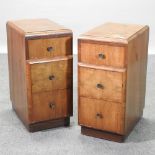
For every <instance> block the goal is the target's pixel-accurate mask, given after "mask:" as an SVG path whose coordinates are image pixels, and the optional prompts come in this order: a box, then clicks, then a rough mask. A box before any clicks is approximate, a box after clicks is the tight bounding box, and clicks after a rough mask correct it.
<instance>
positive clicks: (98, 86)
mask: <svg viewBox="0 0 155 155" xmlns="http://www.w3.org/2000/svg"><path fill="white" fill-rule="evenodd" d="M96 87H97V88H100V89H104V86H103V85H102V84H100V83H98V84H97V85H96Z"/></svg>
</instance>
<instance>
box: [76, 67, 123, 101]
mask: <svg viewBox="0 0 155 155" xmlns="http://www.w3.org/2000/svg"><path fill="white" fill-rule="evenodd" d="M78 74H79V78H78V80H79V96H82V97H88V98H94V99H105V100H109V101H115V102H123V101H124V96H125V95H124V93H125V77H126V71H125V70H120V71H119V72H118V71H109V70H103V69H97V68H90V67H86V66H80V65H79V66H78Z"/></svg>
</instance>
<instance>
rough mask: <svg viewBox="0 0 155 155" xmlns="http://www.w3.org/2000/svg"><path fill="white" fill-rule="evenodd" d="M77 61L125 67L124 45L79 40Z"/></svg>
mask: <svg viewBox="0 0 155 155" xmlns="http://www.w3.org/2000/svg"><path fill="white" fill-rule="evenodd" d="M79 62H83V63H88V64H95V65H105V66H113V67H120V68H121V67H125V62H126V60H125V47H121V46H110V45H104V44H97V43H87V42H79Z"/></svg>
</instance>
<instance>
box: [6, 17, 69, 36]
mask: <svg viewBox="0 0 155 155" xmlns="http://www.w3.org/2000/svg"><path fill="white" fill-rule="evenodd" d="M7 24H8V25H11V26H12V27H15V28H16V29H17V30H21V31H22V32H23V33H24V34H25V35H38V34H59V33H60V34H63V33H72V31H71V30H70V29H68V28H66V27H64V26H62V25H59V24H57V23H55V22H53V21H50V20H48V19H23V20H16V21H8V23H7Z"/></svg>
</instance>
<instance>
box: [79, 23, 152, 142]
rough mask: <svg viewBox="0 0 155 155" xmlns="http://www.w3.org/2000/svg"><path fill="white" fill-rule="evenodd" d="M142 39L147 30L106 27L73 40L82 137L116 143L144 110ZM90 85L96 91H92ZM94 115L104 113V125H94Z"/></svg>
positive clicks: (144, 53) (144, 47)
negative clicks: (87, 136)
mask: <svg viewBox="0 0 155 155" xmlns="http://www.w3.org/2000/svg"><path fill="white" fill-rule="evenodd" d="M148 40H149V27H148V26H141V25H132V24H118V23H106V24H104V25H101V26H99V27H96V28H94V29H92V30H90V31H88V32H86V33H84V34H82V35H81V36H80V37H79V40H78V51H79V52H78V61H79V62H78V92H79V94H78V105H79V109H78V113H79V116H78V118H79V124H80V125H81V126H82V128H81V132H82V134H85V135H90V136H94V137H98V138H105V139H108V140H114V141H119V140H120V141H121V140H124V138H125V137H127V136H128V135H129V133H130V132H131V130H132V129H133V128H134V126H135V125H136V123H137V122H138V121H139V120H140V118H141V117H142V115H143V109H144V106H145V90H146V69H147V52H148ZM99 54H102V55H101V56H102V59H99V58H101V57H99ZM103 58H104V59H103ZM96 83H99V84H101V85H99V86H100V87H99V88H102V89H98V88H95V85H96ZM96 86H98V85H96ZM101 86H102V87H101ZM98 111H99V112H98ZM95 113H99V116H102V115H103V113H104V114H106V121H108V123H109V124H108V123H107V122H106V121H105V122H104V120H105V119H100V122H99V121H98V122H97V121H96V120H95V117H94V115H95ZM103 116H104V115H103ZM103 118H105V117H103ZM110 123H111V124H110ZM117 123H118V124H117ZM107 124H108V125H107ZM105 131H106V132H105ZM107 132H108V133H107ZM114 133H115V134H114ZM116 133H117V134H116Z"/></svg>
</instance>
